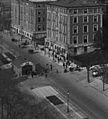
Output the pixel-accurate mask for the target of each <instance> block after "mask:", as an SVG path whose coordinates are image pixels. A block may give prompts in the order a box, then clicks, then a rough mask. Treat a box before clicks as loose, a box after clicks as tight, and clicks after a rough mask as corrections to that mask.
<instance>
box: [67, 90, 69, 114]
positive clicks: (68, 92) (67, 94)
mask: <svg viewBox="0 0 108 119" xmlns="http://www.w3.org/2000/svg"><path fill="white" fill-rule="evenodd" d="M67 113H69V90H68V91H67Z"/></svg>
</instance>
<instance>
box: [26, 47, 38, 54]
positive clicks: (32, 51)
mask: <svg viewBox="0 0 108 119" xmlns="http://www.w3.org/2000/svg"><path fill="white" fill-rule="evenodd" d="M28 52H29V53H31V54H33V53H38V50H35V49H34V48H30V49H28Z"/></svg>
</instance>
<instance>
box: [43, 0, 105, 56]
mask: <svg viewBox="0 0 108 119" xmlns="http://www.w3.org/2000/svg"><path fill="white" fill-rule="evenodd" d="M102 14H103V13H102V6H101V5H100V4H99V3H98V2H97V1H96V0H88V1H87V0H81V1H77V0H76V1H72V0H67V1H62V0H61V1H58V2H54V3H51V4H48V5H47V38H46V44H45V45H46V48H49V50H50V49H53V52H55V53H57V54H59V55H62V56H64V57H65V58H66V56H67V54H68V53H71V54H72V55H78V54H82V53H86V52H89V51H91V50H92V44H93V40H94V35H95V33H96V32H97V30H98V29H99V28H100V27H102Z"/></svg>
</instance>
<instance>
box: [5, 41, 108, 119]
mask: <svg viewBox="0 0 108 119" xmlns="http://www.w3.org/2000/svg"><path fill="white" fill-rule="evenodd" d="M3 42H4V43H5V44H4V45H5V46H6V47H7V48H8V49H10V50H13V51H14V52H15V53H17V54H19V57H20V56H21V57H22V58H27V60H30V61H32V62H34V64H36V63H41V64H42V65H45V64H46V62H47V61H45V59H42V58H40V56H39V54H35V55H31V54H28V52H27V50H26V49H22V48H19V47H17V45H15V43H12V42H10V41H9V42H8V41H5V40H4V41H3ZM50 77H52V79H53V80H52V83H53V84H54V85H55V86H57V88H58V89H59V90H60V91H61V92H62V93H63V94H65V95H66V92H67V90H68V89H69V92H70V95H69V97H70V100H72V101H74V102H75V103H76V104H78V106H80V107H81V108H82V109H83V110H84V111H85V112H86V113H87V115H88V116H89V119H108V112H107V111H108V108H107V107H104V104H103V103H99V102H98V101H97V99H94V98H93V96H92V95H91V94H90V93H89V94H87V93H86V91H85V90H84V89H83V88H81V87H80V88H79V87H78V86H77V85H76V83H75V82H74V80H72V79H66V78H64V77H63V76H62V74H56V75H55V74H54V73H52V74H50ZM73 78H74V75H73Z"/></svg>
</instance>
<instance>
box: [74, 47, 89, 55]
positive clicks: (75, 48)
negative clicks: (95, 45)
mask: <svg viewBox="0 0 108 119" xmlns="http://www.w3.org/2000/svg"><path fill="white" fill-rule="evenodd" d="M83 48H84V53H86V52H87V50H88V49H87V46H84V47H83ZM77 53H78V48H77V47H74V54H75V55H76V54H77Z"/></svg>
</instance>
